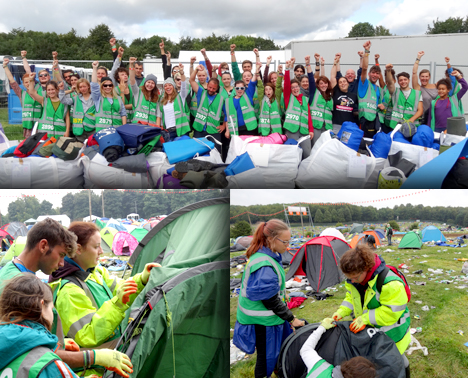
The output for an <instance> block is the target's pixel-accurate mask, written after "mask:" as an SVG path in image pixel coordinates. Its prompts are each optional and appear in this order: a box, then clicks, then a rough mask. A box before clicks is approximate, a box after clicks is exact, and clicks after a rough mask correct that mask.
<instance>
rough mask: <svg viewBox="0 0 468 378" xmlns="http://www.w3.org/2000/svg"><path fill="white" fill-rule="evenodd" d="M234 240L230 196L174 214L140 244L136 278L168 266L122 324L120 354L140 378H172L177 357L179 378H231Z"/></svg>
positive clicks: (135, 261)
mask: <svg viewBox="0 0 468 378" xmlns="http://www.w3.org/2000/svg"><path fill="white" fill-rule="evenodd" d="M227 240H229V198H216V199H210V200H205V201H201V202H197V203H194V204H191V205H189V206H186V207H184V208H181V209H179V210H177V211H175V212H174V213H172V214H170V215H169V216H168V217H166V218H165V219H164V220H162V221H161V222H159V223H158V224H157V225H156V227H154V228H153V229H152V230H151V231H150V232H148V234H147V235H146V236H145V237H144V238H143V240H142V241H141V242H140V243H139V245H138V247H137V248H136V250H135V252H134V253H133V255H132V256H131V257H130V259H129V264H130V265H132V266H133V270H132V275H133V274H136V273H138V272H141V271H142V270H143V268H144V266H145V264H147V263H150V262H158V263H160V264H161V268H158V269H153V270H152V271H151V275H150V278H149V281H148V283H147V285H146V286H145V288H144V289H143V291H142V292H141V293H140V294H139V295H138V297H137V298H136V299H135V301H134V302H133V304H132V306H131V308H130V309H129V311H127V313H126V318H125V319H124V320H123V322H122V325H124V326H126V327H127V328H126V330H125V331H124V333H123V336H122V338H121V339H120V340H119V343H120V347H119V348H118V349H119V350H121V351H122V352H124V353H127V354H128V355H129V357H130V358H131V360H132V363H133V371H134V373H133V375H134V376H141V377H147V378H156V377H172V376H174V375H175V372H174V371H173V358H175V365H176V371H177V376H181V377H183V376H185V377H225V376H226V377H227V376H228V374H229V363H228V360H229V331H228V330H229V317H226V316H225V314H227V313H228V312H229V297H228V296H226V293H227V292H228V290H229V286H228V284H229V282H228V280H227V279H225V278H226V277H227V276H228V272H229V262H228V260H229V244H228V243H227ZM169 311H170V312H171V323H170V324H168V321H167V314H168V312H169ZM172 337H173V338H174V345H173V344H172ZM194 345H196V348H194ZM173 347H174V350H175V352H173ZM104 377H106V378H107V377H117V375H116V374H115V373H112V372H107V373H106V374H105V375H104Z"/></svg>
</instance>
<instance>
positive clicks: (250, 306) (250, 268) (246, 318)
mask: <svg viewBox="0 0 468 378" xmlns="http://www.w3.org/2000/svg"><path fill="white" fill-rule="evenodd" d="M264 266H271V267H272V268H273V270H274V271H275V272H276V274H277V275H278V281H279V286H280V291H279V292H278V294H279V296H280V298H281V300H283V301H285V293H286V277H285V273H284V269H283V266H282V265H281V264H280V263H278V261H276V260H275V259H273V258H272V257H270V256H268V255H267V254H265V253H261V252H256V253H254V254H253V255H252V256H250V259H249V261H248V262H247V265H246V266H245V270H244V274H243V277H242V285H241V290H240V295H239V302H238V305H237V321H238V322H239V323H240V324H260V325H264V326H273V325H280V324H283V323H284V322H285V321H284V320H283V319H281V318H280V317H279V316H278V315H276V314H275V313H274V312H273V311H271V310H267V308H266V307H265V305H264V304H263V303H262V301H251V300H250V299H248V298H247V283H248V281H249V277H250V275H251V274H252V273H253V272H255V271H256V270H258V269H260V268H261V267H264Z"/></svg>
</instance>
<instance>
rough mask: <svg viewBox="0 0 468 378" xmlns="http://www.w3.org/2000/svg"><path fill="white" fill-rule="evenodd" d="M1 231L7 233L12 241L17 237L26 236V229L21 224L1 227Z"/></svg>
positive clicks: (13, 223) (16, 223)
mask: <svg viewBox="0 0 468 378" xmlns="http://www.w3.org/2000/svg"><path fill="white" fill-rule="evenodd" d="M2 230H5V231H7V232H8V233H9V234H10V235H11V236H12V237H13V239H16V238H17V237H18V236H26V235H27V233H28V229H27V228H26V225H25V224H24V223H21V222H11V223H8V224H6V225H5V226H3V227H2Z"/></svg>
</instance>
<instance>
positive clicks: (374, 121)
mask: <svg viewBox="0 0 468 378" xmlns="http://www.w3.org/2000/svg"><path fill="white" fill-rule="evenodd" d="M363 47H364V55H363V58H362V72H361V80H360V81H359V87H358V99H359V126H360V128H361V130H363V131H364V137H366V138H373V137H374V135H375V134H376V133H377V131H379V130H380V125H381V124H382V123H383V113H382V112H381V111H379V110H383V109H384V108H385V106H384V105H383V104H382V100H383V93H382V90H381V88H380V87H379V86H378V85H377V82H378V81H379V78H380V75H381V69H380V67H379V66H375V65H374V66H372V67H371V68H370V70H369V75H368V72H367V70H368V66H369V54H370V48H371V41H367V42H365V43H364V45H363ZM368 76H369V78H368Z"/></svg>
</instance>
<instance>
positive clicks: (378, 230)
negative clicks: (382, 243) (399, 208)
mask: <svg viewBox="0 0 468 378" xmlns="http://www.w3.org/2000/svg"><path fill="white" fill-rule="evenodd" d="M374 231H375V232H376V233H377V235H379V238H380V239H383V238H384V237H385V230H382V229H381V228H376V229H375V230H374Z"/></svg>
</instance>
